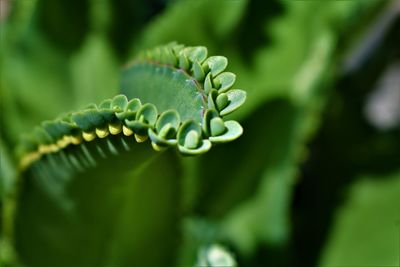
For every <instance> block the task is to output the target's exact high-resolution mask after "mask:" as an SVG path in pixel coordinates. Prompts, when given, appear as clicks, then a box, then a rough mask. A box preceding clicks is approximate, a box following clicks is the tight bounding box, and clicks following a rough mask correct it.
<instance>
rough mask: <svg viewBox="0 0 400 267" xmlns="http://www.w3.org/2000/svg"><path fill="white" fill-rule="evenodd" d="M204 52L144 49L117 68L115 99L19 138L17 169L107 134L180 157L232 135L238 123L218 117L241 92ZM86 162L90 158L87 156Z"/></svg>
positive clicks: (239, 100) (240, 99)
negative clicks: (119, 74) (172, 151)
mask: <svg viewBox="0 0 400 267" xmlns="http://www.w3.org/2000/svg"><path fill="white" fill-rule="evenodd" d="M207 53H208V52H207V49H206V48H205V47H202V46H197V47H185V46H183V45H180V44H176V43H170V44H167V45H164V46H159V47H156V48H154V49H152V50H148V51H145V52H143V53H142V54H140V55H139V56H138V57H137V59H135V60H134V61H133V62H132V63H131V64H129V65H128V66H127V67H125V69H124V70H123V73H122V78H121V93H122V94H121V95H117V96H115V97H114V98H112V99H106V100H104V101H103V102H101V103H100V104H99V105H95V104H90V105H89V106H87V107H86V108H84V109H83V110H80V111H76V112H71V113H67V114H64V115H62V116H60V117H59V118H57V119H55V120H53V121H45V122H43V123H42V124H41V126H39V127H37V128H36V129H35V131H34V132H33V134H31V135H30V136H28V137H27V138H25V139H24V141H22V142H21V144H20V146H19V148H18V153H19V155H20V158H21V160H20V166H21V168H23V169H25V168H27V167H29V166H30V165H31V164H32V163H33V162H35V161H38V160H40V158H41V157H42V156H43V155H47V154H51V153H57V152H59V151H61V150H63V149H64V148H66V147H68V146H70V145H80V144H83V143H84V142H96V140H97V139H105V138H108V136H121V142H124V139H123V138H126V137H129V136H133V137H134V138H135V139H136V141H137V142H144V141H146V140H147V139H150V141H151V144H152V147H153V148H154V149H155V150H156V151H161V150H164V149H166V148H168V147H177V149H178V151H179V152H180V153H181V154H183V155H198V154H202V153H205V152H207V151H208V150H209V149H210V148H211V147H212V145H213V144H216V143H224V142H229V141H232V140H234V139H236V138H238V137H239V136H240V135H241V134H242V132H243V129H242V127H241V126H240V124H239V123H237V122H236V121H232V120H230V121H224V119H223V117H224V116H225V115H228V114H230V113H231V112H233V111H234V110H236V109H237V108H239V107H240V106H241V105H242V104H243V103H244V101H245V98H246V93H245V91H243V90H239V89H231V88H232V86H233V84H234V82H235V78H236V76H235V74H233V73H230V72H224V70H225V68H226V67H227V65H228V60H227V59H226V58H225V57H222V56H211V57H207ZM112 149H113V147H112V146H110V150H112ZM127 149H129V147H127ZM114 152H115V151H114ZM99 153H101V151H99ZM85 157H87V158H88V159H87V161H90V155H88V153H85Z"/></svg>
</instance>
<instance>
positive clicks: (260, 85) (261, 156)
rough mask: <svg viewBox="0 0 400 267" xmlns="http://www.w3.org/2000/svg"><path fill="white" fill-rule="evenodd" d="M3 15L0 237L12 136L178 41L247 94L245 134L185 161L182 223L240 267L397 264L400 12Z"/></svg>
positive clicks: (187, 6)
mask: <svg viewBox="0 0 400 267" xmlns="http://www.w3.org/2000/svg"><path fill="white" fill-rule="evenodd" d="M0 3H1V5H0V8H1V9H0V11H1V12H0V22H1V28H0V36H1V48H0V55H1V57H0V71H1V73H0V74H1V77H0V78H1V84H0V86H1V87H0V108H1V114H0V116H1V124H0V127H1V131H0V132H1V139H0V145H1V172H0V174H1V182H2V183H1V191H0V192H1V197H2V204H1V209H2V214H3V216H2V217H3V219H2V223H1V226H2V229H3V230H4V229H5V228H6V225H7V222H6V221H8V220H10V216H11V215H10V212H9V210H10V209H9V208H8V207H7V205H8V204H5V203H7V199H8V198H9V195H10V193H9V192H13V188H15V187H17V186H18V184H17V182H16V181H17V178H16V177H18V172H17V170H16V167H15V166H16V160H15V158H14V156H13V155H14V154H13V151H14V149H15V146H16V144H17V143H18V142H19V138H20V136H21V135H22V134H24V133H27V132H29V131H31V129H33V127H34V126H35V125H38V124H39V123H40V122H41V121H43V120H46V119H52V118H54V117H56V116H57V115H58V114H60V113H62V112H66V111H70V110H76V109H79V108H82V107H83V106H85V105H86V104H88V103H92V102H96V103H99V102H100V101H101V100H103V99H105V98H109V97H113V96H114V95H116V94H117V93H118V90H119V89H118V88H119V74H120V69H121V67H122V66H123V65H124V64H125V63H126V62H128V61H129V60H130V59H131V58H132V57H133V56H134V55H136V54H137V53H138V52H139V51H141V50H142V49H145V48H151V47H153V46H155V45H159V44H163V43H169V42H171V41H177V42H179V43H183V44H185V45H204V46H206V47H207V48H208V50H209V54H218V55H224V56H226V57H227V58H228V59H229V70H230V71H232V72H234V73H236V75H237V83H236V86H237V87H239V88H240V89H244V90H246V91H247V102H246V104H245V105H244V106H243V108H241V109H240V110H239V111H238V112H237V113H236V114H235V115H234V118H235V119H238V120H239V121H241V123H242V125H243V127H244V130H245V133H244V135H243V136H242V137H241V138H240V139H239V140H237V141H236V142H233V143H231V144H227V145H224V146H219V147H217V148H215V149H213V150H212V151H211V152H209V153H207V154H206V155H204V156H201V157H199V158H196V159H191V160H186V161H185V160H184V161H183V168H184V169H185V170H186V171H185V172H184V173H185V175H186V176H187V177H186V178H185V181H186V182H185V183H184V184H185V185H184V188H185V190H184V192H185V193H184V200H185V201H184V202H185V203H184V206H185V210H186V211H187V214H189V216H191V217H194V218H206V220H207V221H211V222H213V223H215V222H217V223H218V225H220V227H221V229H223V231H224V233H225V235H226V236H227V237H228V238H227V239H228V241H227V242H226V245H227V246H228V247H229V249H230V250H232V251H233V253H234V254H235V257H236V258H237V261H238V262H239V266H273V267H279V266H304V267H310V266H321V267H338V266H399V265H400V1H396V0H394V1H363V0H360V1H356V0H354V1H278V0H270V1H262V0H222V1H212V0H175V1H167V0H149V1H137V0H130V1H129V0H114V1H111V0H109V1H107V0H70V1H61V0H0ZM32 216H34V215H32ZM205 224H207V223H205ZM202 227H205V228H207V226H202ZM199 229H202V228H201V227H199ZM199 231H200V230H199ZM4 232H6V231H4ZM3 239H4V240H5V239H6V238H5V237H4V234H3ZM4 240H3V241H2V242H6V241H4ZM59 242H63V241H62V240H59ZM26 246H28V247H29V246H32V247H33V246H35V242H32V243H31V244H26ZM6 247H7V246H5V245H4V246H0V250H1V249H2V251H1V252H0V254H2V255H3V258H7V257H11V256H9V254H10V253H11V252H9V250H8V249H5V248H6ZM158 249H162V248H161V247H158ZM6 250H7V251H6ZM10 250H11V249H10ZM148 253H149V255H151V252H150V251H149V252H148ZM182 253H183V252H182ZM182 253H181V254H182ZM11 254H12V253H11ZM22 254H24V253H22ZM28 254H29V253H28ZM50 254H51V253H50ZM16 257H18V249H17V256H16ZM49 257H51V255H49ZM99 257H100V256H99ZM180 257H181V258H185V256H182V255H181V256H180ZM22 258H23V255H22ZM27 258H28V260H27V261H28V263H27V266H29V259H30V258H29V256H28V257H27ZM59 260H60V261H62V260H63V259H59ZM22 261H24V260H22ZM4 262H5V261H4ZM33 262H34V264H33V265H32V266H40V261H39V263H38V261H37V260H33ZM104 262H106V261H104ZM182 262H185V261H184V260H182ZM25 263H26V262H25ZM1 264H2V263H0V266H1ZM4 264H5V263H4ZM44 264H47V263H44ZM181 265H182V266H183V264H181ZM5 266H6V265H5ZM42 266H47V265H42ZM42 266H40V267H42ZM60 266H61V265H60ZM97 266H99V265H97ZM101 266H102V265H101ZM104 266H106V265H104ZM107 266H114V265H107ZM116 266H117V265H116ZM71 267H72V266H71Z"/></svg>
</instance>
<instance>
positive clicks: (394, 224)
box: [319, 172, 400, 267]
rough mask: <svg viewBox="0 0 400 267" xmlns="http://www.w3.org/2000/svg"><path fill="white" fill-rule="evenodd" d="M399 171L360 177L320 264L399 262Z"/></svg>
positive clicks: (355, 264)
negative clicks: (385, 174)
mask: <svg viewBox="0 0 400 267" xmlns="http://www.w3.org/2000/svg"><path fill="white" fill-rule="evenodd" d="M399 203H400V172H396V173H393V174H391V175H387V176H378V177H373V176H372V177H371V176H362V177H360V179H359V180H358V181H357V182H355V183H354V184H353V185H352V186H351V188H350V190H349V191H348V192H347V194H346V202H345V203H344V204H343V206H342V207H340V208H339V209H338V211H337V213H336V216H335V222H334V224H333V229H332V231H331V233H330V236H329V239H328V242H327V244H326V246H325V248H324V252H323V253H322V257H321V260H320V264H319V266H321V267H324V266H326V267H328V266H345V265H346V266H396V265H397V264H399V233H400V210H399V205H398V204H399Z"/></svg>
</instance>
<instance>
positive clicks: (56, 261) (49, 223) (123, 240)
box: [15, 137, 181, 267]
mask: <svg viewBox="0 0 400 267" xmlns="http://www.w3.org/2000/svg"><path fill="white" fill-rule="evenodd" d="M101 140H102V141H97V142H96V143H93V142H91V143H88V144H85V146H86V151H89V152H88V153H89V154H84V153H82V152H83V151H84V150H83V147H82V145H79V146H76V147H74V148H71V149H69V150H67V151H66V152H64V153H65V154H64V155H63V154H60V153H58V154H53V155H49V156H46V157H45V158H44V159H42V160H41V161H38V162H36V163H34V165H33V167H32V168H30V170H29V171H28V172H26V173H25V175H24V184H25V186H24V187H23V188H22V193H21V194H20V199H19V207H20V208H19V209H18V212H17V217H16V226H15V227H16V248H17V250H18V252H19V255H20V257H21V259H22V260H23V262H24V263H25V264H27V265H28V266H32V267H35V266H38V267H39V266H40V267H46V266H60V267H62V266H66V267H70V266H98V265H104V266H132V264H133V265H135V266H145V265H151V266H173V264H174V261H175V253H176V251H177V248H178V247H177V245H178V244H179V240H180V232H179V224H180V223H179V221H180V216H179V202H180V200H179V194H178V192H179V187H180V186H179V184H180V183H181V182H180V179H179V177H180V173H179V168H178V167H177V165H176V163H175V162H176V161H177V159H176V156H175V154H174V153H163V154H162V155H160V154H159V153H158V152H154V151H153V150H152V148H151V147H150V146H146V145H141V144H137V143H136V142H135V141H134V139H133V138H130V139H128V138H125V139H124V142H125V143H126V145H127V147H128V148H129V149H130V150H131V151H135V152H134V153H130V152H128V151H126V146H123V145H122V143H121V142H122V140H121V139H120V138H119V137H113V138H111V139H110V138H108V139H107V140H104V139H101ZM109 142H111V144H110V143H109ZM110 145H111V146H112V147H113V148H114V149H115V151H117V152H118V156H113V151H112V150H111V149H110ZM98 149H101V150H102V151H103V153H105V155H106V158H103V157H102V155H101V154H100V153H99V152H96V151H97V150H98ZM155 153H157V154H155ZM89 155H90V157H91V159H92V160H94V162H95V163H96V168H93V167H84V165H85V164H86V163H85V162H89V161H90V159H89ZM156 155H157V157H155V156H156ZM65 156H66V158H65ZM74 157H78V158H79V161H80V164H82V167H83V169H81V170H80V171H78V170H77V169H75V167H74V161H73V160H72V159H73V158H74ZM65 160H66V161H67V162H68V163H61V162H63V161H65ZM53 162H55V163H58V165H53ZM75 163H77V162H75ZM46 165H47V166H46ZM52 166H54V167H52ZM89 166H90V165H89ZM37 207H40V209H38V208H37ZM160 238H162V239H163V240H164V241H163V242H158V241H159V240H160ZM148 251H152V254H151V257H149V254H148V253H147V252H148ZM71 255H74V257H71Z"/></svg>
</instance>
